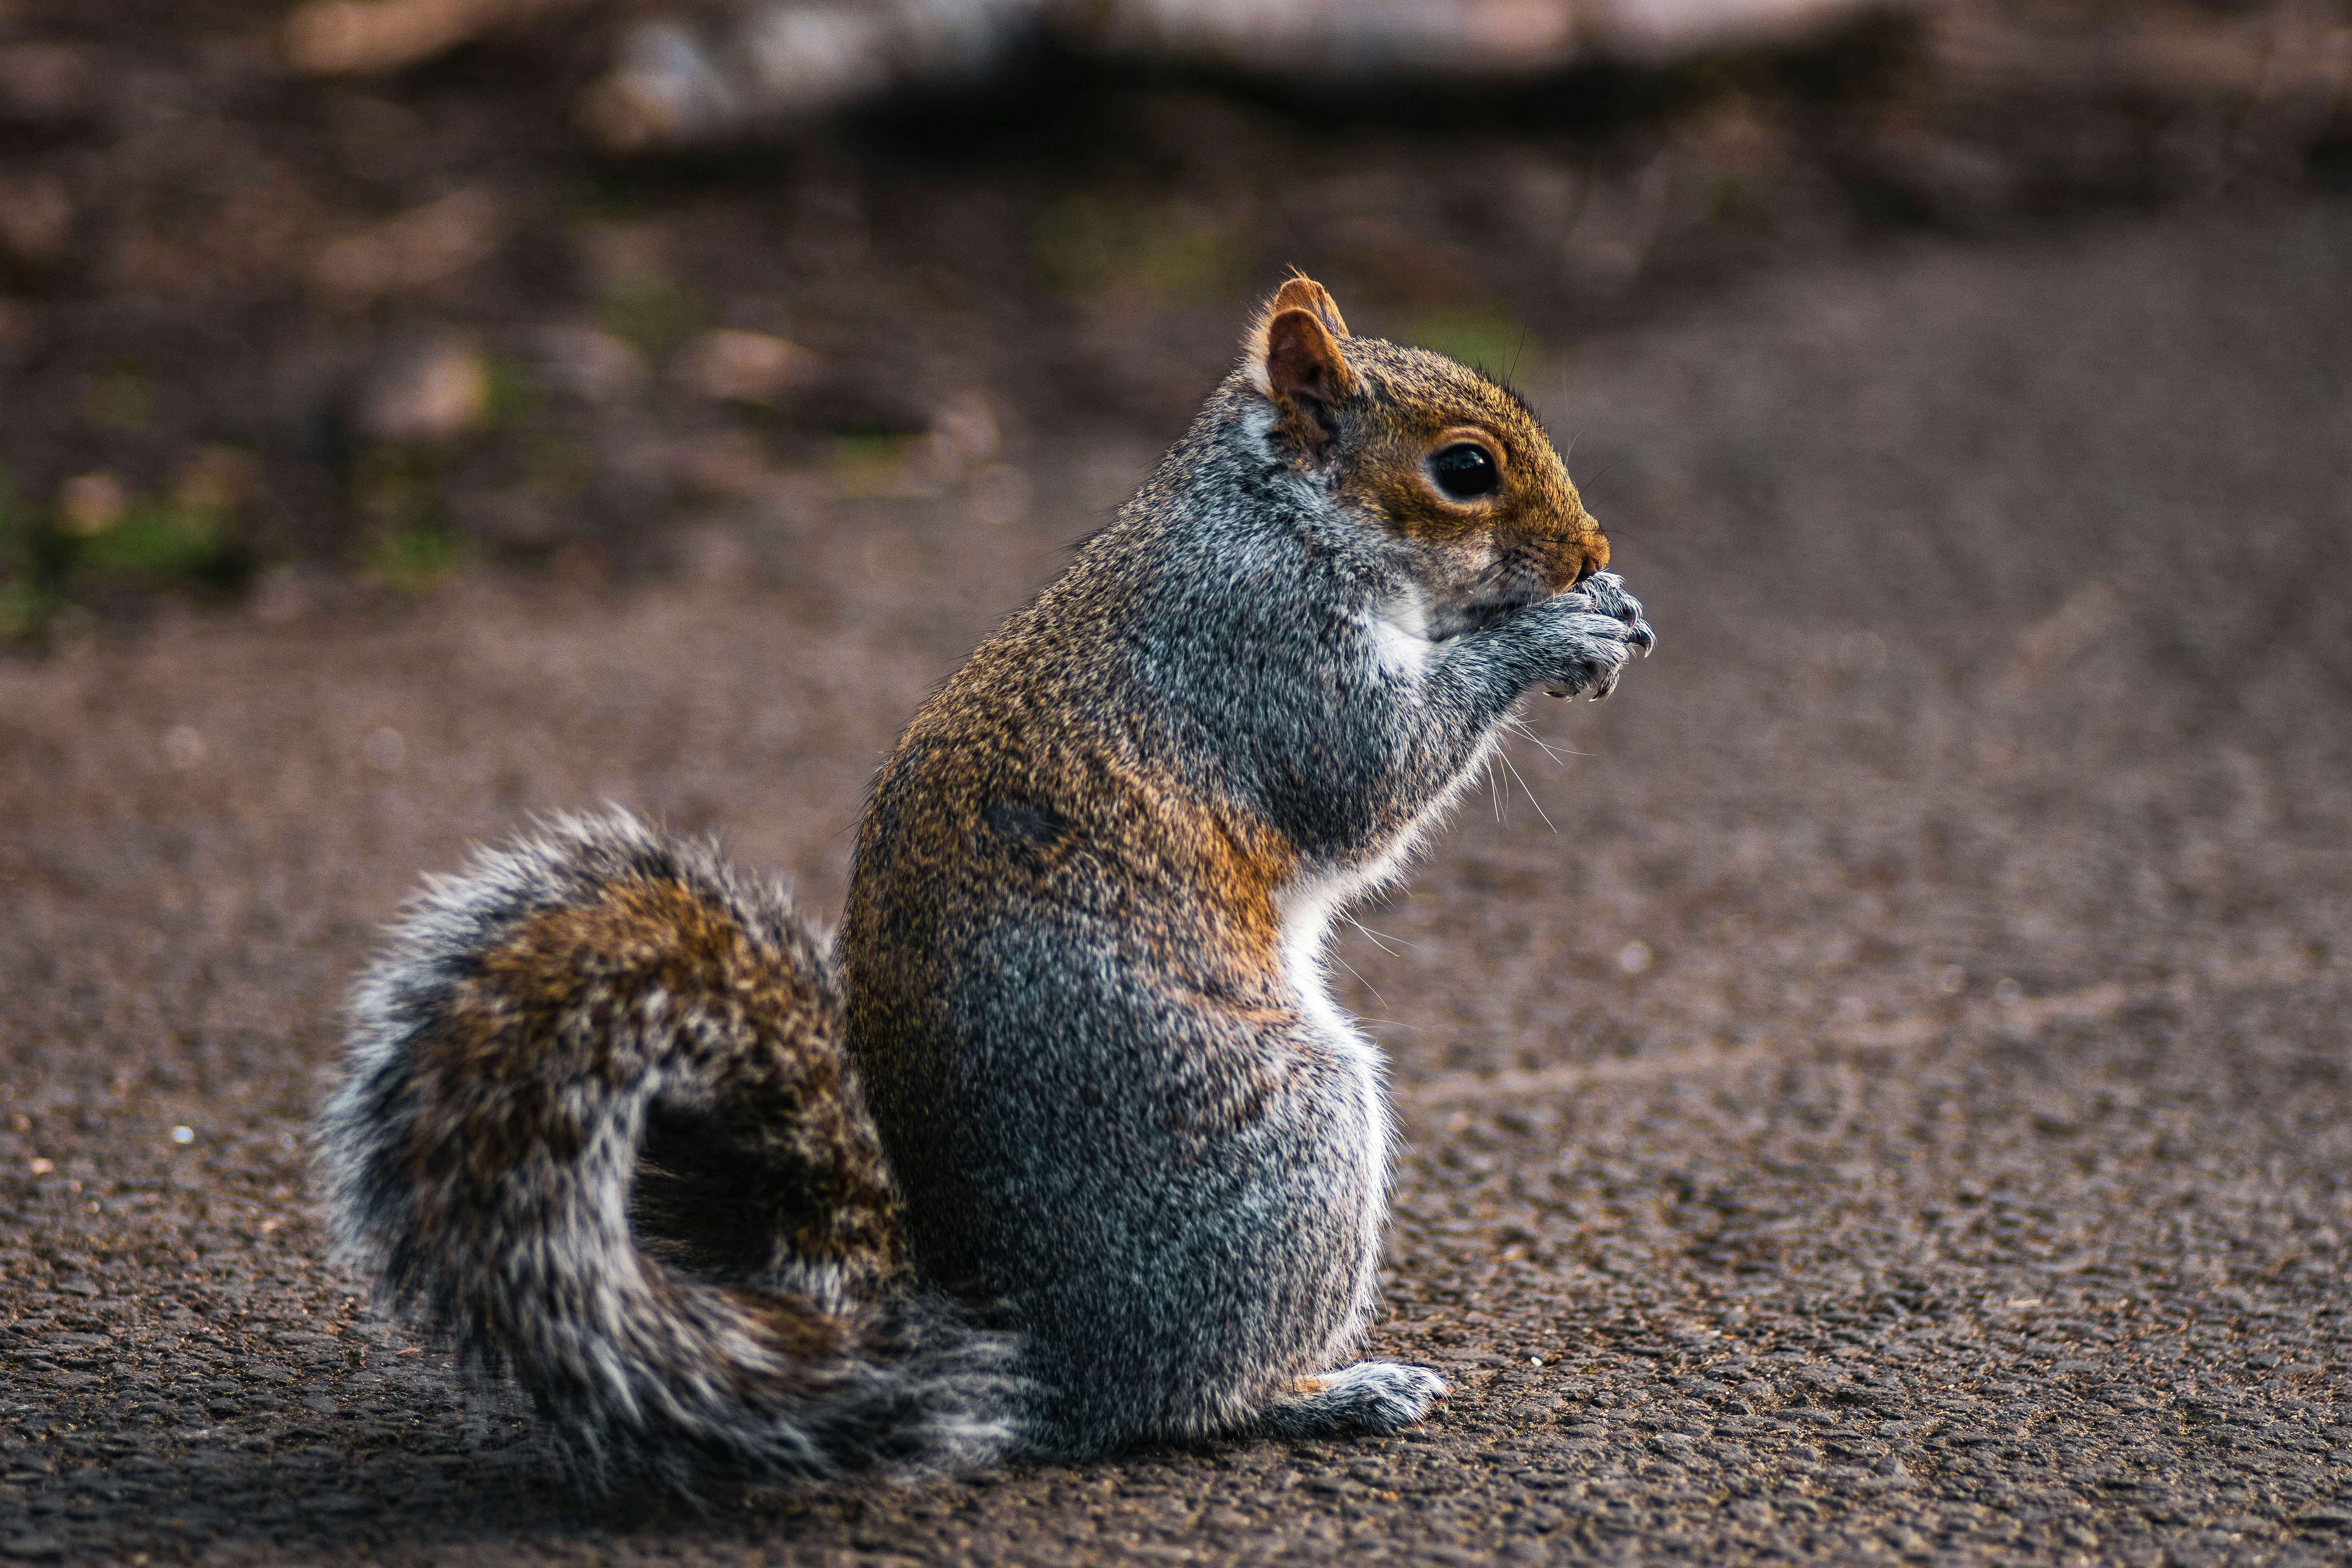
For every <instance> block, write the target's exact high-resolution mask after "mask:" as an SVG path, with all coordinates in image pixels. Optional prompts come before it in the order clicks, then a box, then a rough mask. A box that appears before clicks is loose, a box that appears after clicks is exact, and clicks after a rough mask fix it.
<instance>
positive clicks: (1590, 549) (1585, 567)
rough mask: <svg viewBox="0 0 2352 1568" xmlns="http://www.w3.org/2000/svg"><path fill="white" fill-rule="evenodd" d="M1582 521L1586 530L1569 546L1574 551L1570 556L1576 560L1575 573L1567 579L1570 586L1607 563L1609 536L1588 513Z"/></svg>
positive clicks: (1581, 580) (1573, 585)
mask: <svg viewBox="0 0 2352 1568" xmlns="http://www.w3.org/2000/svg"><path fill="white" fill-rule="evenodd" d="M1584 521H1585V524H1586V527H1587V530H1588V531H1587V532H1586V534H1585V536H1584V537H1583V538H1582V539H1580V540H1579V541H1578V542H1576V544H1574V545H1573V546H1571V549H1572V551H1573V552H1574V553H1573V555H1572V557H1571V558H1572V559H1573V560H1574V561H1575V562H1576V575H1575V576H1574V577H1572V578H1570V580H1569V584H1568V585H1569V586H1570V587H1571V588H1573V587H1575V586H1576V584H1579V583H1581V582H1583V581H1584V580H1585V579H1586V578H1587V577H1590V576H1591V575H1592V574H1594V573H1595V572H1598V571H1600V570H1601V568H1602V567H1604V566H1606V565H1608V564H1609V536H1608V535H1607V534H1605V533H1602V532H1601V525H1600V524H1599V523H1598V522H1595V521H1593V520H1592V518H1591V514H1590V513H1587V514H1586V516H1585V519H1584Z"/></svg>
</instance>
